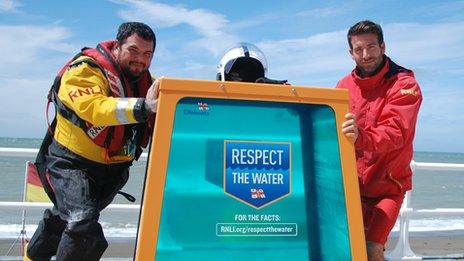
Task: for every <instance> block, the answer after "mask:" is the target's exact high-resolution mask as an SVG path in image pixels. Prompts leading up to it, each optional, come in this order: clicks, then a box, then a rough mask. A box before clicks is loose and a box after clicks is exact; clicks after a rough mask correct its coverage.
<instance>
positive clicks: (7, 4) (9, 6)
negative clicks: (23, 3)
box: [0, 0, 20, 13]
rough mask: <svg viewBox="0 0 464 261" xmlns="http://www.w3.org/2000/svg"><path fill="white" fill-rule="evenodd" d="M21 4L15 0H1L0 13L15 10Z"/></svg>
mask: <svg viewBox="0 0 464 261" xmlns="http://www.w3.org/2000/svg"><path fill="white" fill-rule="evenodd" d="M19 6H20V4H19V2H18V1H14V0H0V13H6V12H15V11H16V10H17V9H16V8H17V7H19Z"/></svg>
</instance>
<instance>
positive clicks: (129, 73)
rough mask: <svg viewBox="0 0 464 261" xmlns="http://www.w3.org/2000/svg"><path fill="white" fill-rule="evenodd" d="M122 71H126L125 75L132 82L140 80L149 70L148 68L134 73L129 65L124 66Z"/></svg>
mask: <svg viewBox="0 0 464 261" xmlns="http://www.w3.org/2000/svg"><path fill="white" fill-rule="evenodd" d="M122 71H123V72H124V75H125V76H126V77H127V78H128V79H129V81H130V82H132V81H135V80H138V79H139V78H140V76H142V75H143V73H145V72H146V71H147V69H144V70H142V71H140V72H139V73H134V72H132V71H131V70H130V68H129V67H128V66H124V67H122Z"/></svg>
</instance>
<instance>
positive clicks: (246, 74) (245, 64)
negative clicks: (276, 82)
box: [216, 43, 267, 82]
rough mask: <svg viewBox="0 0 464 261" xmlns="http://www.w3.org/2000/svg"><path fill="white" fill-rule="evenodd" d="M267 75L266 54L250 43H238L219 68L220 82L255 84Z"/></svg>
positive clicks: (225, 55)
mask: <svg viewBox="0 0 464 261" xmlns="http://www.w3.org/2000/svg"><path fill="white" fill-rule="evenodd" d="M266 75H267V61H266V57H265V56H264V53H263V52H262V51H261V50H260V49H259V48H258V47H256V46H255V45H253V44H250V43H238V44H236V45H235V46H233V47H232V48H230V49H228V50H227V51H226V53H225V54H224V56H223V57H222V59H221V61H220V62H219V65H218V67H217V75H216V79H217V80H220V81H241V82H255V81H256V80H257V79H259V78H261V77H266Z"/></svg>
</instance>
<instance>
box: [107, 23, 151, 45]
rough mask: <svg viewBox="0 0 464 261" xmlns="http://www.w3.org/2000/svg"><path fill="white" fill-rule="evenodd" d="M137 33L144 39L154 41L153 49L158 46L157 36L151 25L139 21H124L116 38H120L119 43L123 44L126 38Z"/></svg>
mask: <svg viewBox="0 0 464 261" xmlns="http://www.w3.org/2000/svg"><path fill="white" fill-rule="evenodd" d="M134 33H135V34H137V35H138V36H140V37H142V38H143V39H144V40H147V41H153V50H155V47H156V36H155V33H154V32H153V30H152V29H151V28H150V26H148V25H146V24H144V23H139V22H126V23H122V24H121V25H120V26H119V29H118V35H117V36H116V40H118V42H119V44H121V45H122V44H123V43H124V41H126V39H127V38H128V37H129V36H131V35H133V34H134Z"/></svg>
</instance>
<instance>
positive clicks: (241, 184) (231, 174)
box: [224, 140, 291, 209]
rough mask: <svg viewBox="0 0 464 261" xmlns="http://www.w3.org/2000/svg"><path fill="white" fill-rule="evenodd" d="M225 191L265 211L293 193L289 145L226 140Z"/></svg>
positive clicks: (285, 143)
mask: <svg viewBox="0 0 464 261" xmlns="http://www.w3.org/2000/svg"><path fill="white" fill-rule="evenodd" d="M224 165H225V166H224V192H225V193H226V194H229V195H231V196H232V197H234V198H236V199H238V200H240V201H242V202H244V203H246V204H248V205H250V206H252V207H254V208H258V209H259V208H262V207H264V206H266V205H269V204H271V203H272V202H274V201H276V200H278V199H281V198H283V197H285V196H287V195H288V194H290V191H291V144H290V143H289V142H253V141H231V140H228V141H227V140H226V141H224Z"/></svg>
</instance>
